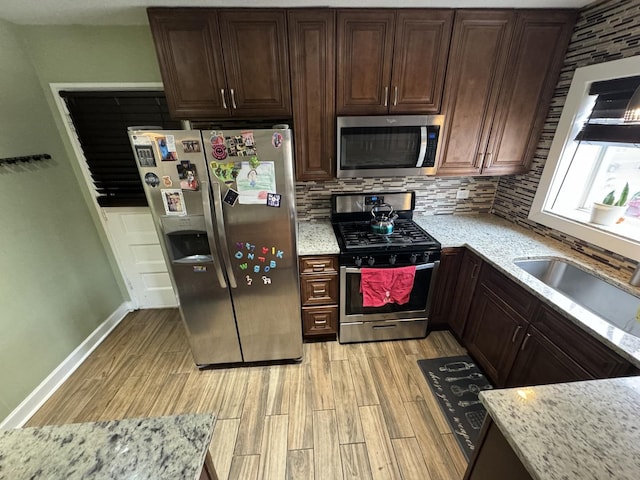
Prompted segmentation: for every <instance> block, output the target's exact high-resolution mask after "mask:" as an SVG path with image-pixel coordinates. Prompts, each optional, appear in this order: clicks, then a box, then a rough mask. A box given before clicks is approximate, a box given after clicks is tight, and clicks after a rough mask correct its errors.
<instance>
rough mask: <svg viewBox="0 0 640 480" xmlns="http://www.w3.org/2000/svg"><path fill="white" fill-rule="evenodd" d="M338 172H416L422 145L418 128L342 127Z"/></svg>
mask: <svg viewBox="0 0 640 480" xmlns="http://www.w3.org/2000/svg"><path fill="white" fill-rule="evenodd" d="M340 135H341V138H340V142H341V143H340V148H341V152H340V168H341V169H343V170H366V169H377V168H415V166H416V163H417V162H418V157H419V154H420V145H421V141H422V140H421V132H420V127H343V128H341V129H340Z"/></svg>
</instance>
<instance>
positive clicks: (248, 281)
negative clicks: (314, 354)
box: [129, 129, 302, 366]
mask: <svg viewBox="0 0 640 480" xmlns="http://www.w3.org/2000/svg"><path fill="white" fill-rule="evenodd" d="M129 137H130V140H131V145H132V147H133V150H134V152H135V156H136V160H137V163H138V170H139V172H140V178H141V179H142V182H143V185H144V190H145V194H146V196H147V200H148V203H149V207H150V209H151V212H152V214H153V218H154V222H155V226H156V230H157V232H158V236H159V238H160V243H161V246H162V248H163V252H164V255H165V259H166V262H167V265H168V267H169V271H170V274H171V277H172V281H173V286H174V289H175V291H176V294H177V296H178V302H179V305H180V313H181V315H182V319H183V321H184V325H185V327H186V330H187V337H188V339H189V344H190V346H191V351H192V353H193V358H194V360H195V363H196V364H197V365H199V366H205V365H211V364H222V363H236V362H258V361H269V360H284V359H298V358H301V357H302V328H301V320H300V299H299V298H300V293H299V283H298V265H297V250H296V230H295V228H296V218H295V192H294V180H293V145H292V138H291V130H288V129H272V130H264V129H261V130H229V131H227V130H217V131H200V130H171V131H169V130H166V131H160V130H159V131H152V130H146V129H145V130H132V131H130V132H129Z"/></svg>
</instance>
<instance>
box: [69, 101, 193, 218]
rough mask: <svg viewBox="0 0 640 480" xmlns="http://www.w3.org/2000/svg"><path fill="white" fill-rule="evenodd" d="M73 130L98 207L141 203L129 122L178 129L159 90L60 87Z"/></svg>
mask: <svg viewBox="0 0 640 480" xmlns="http://www.w3.org/2000/svg"><path fill="white" fill-rule="evenodd" d="M60 96H61V97H62V98H63V99H64V100H65V102H66V104H67V108H68V110H69V113H70V115H71V120H72V122H73V125H74V127H75V130H76V134H77V135H78V139H79V141H80V145H81V146H82V151H83V153H84V156H85V159H86V161H87V165H88V167H89V171H90V173H91V178H92V180H93V183H94V185H95V189H96V192H97V201H98V204H99V205H100V206H102V207H136V206H145V205H147V201H146V199H145V196H144V190H143V189H142V183H141V181H140V176H139V175H138V169H137V166H136V160H135V157H134V154H133V151H132V149H131V144H130V143H129V136H128V134H127V128H128V127H130V126H156V127H160V128H161V129H165V130H179V129H180V128H181V127H180V122H179V121H176V120H173V119H172V118H171V117H170V115H169V109H168V107H167V102H166V99H165V96H164V93H163V92H159V91H95V92H90V91H61V92H60Z"/></svg>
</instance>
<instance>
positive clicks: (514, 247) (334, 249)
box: [298, 214, 640, 368]
mask: <svg viewBox="0 0 640 480" xmlns="http://www.w3.org/2000/svg"><path fill="white" fill-rule="evenodd" d="M414 220H415V222H416V223H418V224H419V225H420V226H421V227H422V228H424V229H425V230H426V231H427V232H429V233H430V234H431V235H432V236H433V237H435V238H436V240H438V241H439V242H440V243H441V244H442V246H443V247H463V246H464V247H467V248H469V249H471V250H472V251H473V252H475V253H477V254H478V255H479V256H480V257H481V258H482V259H483V260H485V261H487V262H488V263H490V264H491V265H493V266H495V267H496V268H498V269H499V270H501V271H502V272H504V273H505V274H506V275H507V276H508V277H509V278H511V279H512V280H514V281H515V282H516V283H518V284H520V285H522V286H523V287H524V288H525V289H527V290H528V291H529V292H531V293H532V294H533V295H535V296H536V297H538V298H540V299H541V300H543V301H544V302H545V303H546V304H547V305H549V306H550V307H551V308H553V309H554V310H556V311H558V312H559V313H561V314H563V315H564V316H565V317H567V318H568V319H569V320H571V321H572V322H573V323H575V324H576V325H577V326H579V327H580V328H582V329H583V330H584V331H585V332H587V333H588V334H590V335H592V336H593V337H594V338H596V339H598V340H599V341H601V342H602V343H603V344H605V345H607V346H608V347H609V348H611V349H612V350H614V351H615V352H617V353H618V354H619V355H621V356H622V357H624V358H626V359H627V360H629V361H630V362H631V363H632V364H634V365H635V366H636V367H639V368H640V338H638V337H635V336H633V335H629V334H627V333H625V332H623V331H622V330H620V329H618V328H616V327H614V326H612V325H610V324H609V323H607V322H605V321H604V320H602V319H601V318H600V317H598V316H597V315H595V314H593V313H591V312H590V311H588V310H586V309H584V308H582V307H580V306H579V305H577V304H576V303H574V302H572V301H571V300H569V299H568V298H567V297H565V296H564V295H562V294H560V293H559V292H557V291H556V290H554V289H552V288H551V287H549V286H547V285H545V284H544V283H542V282H541V281H540V280H538V279H536V278H534V277H533V276H531V275H529V274H528V273H527V272H525V271H524V270H522V269H521V268H520V267H518V266H516V265H515V264H514V263H513V261H514V260H516V259H526V258H540V257H543V258H544V257H546V258H548V257H554V258H563V259H568V260H570V261H571V262H572V263H574V264H576V265H578V266H581V267H584V268H586V269H588V270H590V271H592V272H593V273H594V274H595V275H597V276H599V277H602V278H604V279H606V280H608V281H610V282H612V283H615V284H616V285H617V286H619V287H620V288H622V289H623V290H626V291H628V292H629V293H632V294H634V295H636V296H639V297H640V288H638V287H632V286H631V285H629V284H628V280H629V278H627V277H626V276H625V275H627V274H625V275H623V274H621V273H620V271H618V270H616V269H614V268H612V267H608V266H607V265H605V264H603V263H601V262H597V261H595V260H592V259H590V258H589V257H588V256H586V255H583V254H581V253H578V252H575V251H573V250H571V249H570V248H569V247H567V246H566V245H563V244H562V243H560V242H558V241H557V240H554V239H552V238H548V237H543V236H542V235H539V234H537V233H535V232H532V231H530V230H526V229H524V228H522V227H519V226H516V225H514V224H513V223H511V222H508V221H506V220H503V219H501V218H499V217H497V216H495V215H489V214H486V215H415V216H414ZM339 252H340V250H339V247H338V244H337V241H336V239H335V235H334V233H333V228H332V227H331V223H330V222H329V221H326V222H300V223H299V224H298V254H299V255H321V254H325V255H328V254H338V253H339Z"/></svg>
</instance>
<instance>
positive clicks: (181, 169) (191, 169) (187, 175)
mask: <svg viewBox="0 0 640 480" xmlns="http://www.w3.org/2000/svg"><path fill="white" fill-rule="evenodd" d="M176 169H177V170H178V178H179V179H180V188H181V189H182V190H200V183H199V182H198V173H197V171H196V166H195V165H194V164H192V163H191V162H190V161H189V160H183V161H181V162H180V164H179V165H176Z"/></svg>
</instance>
